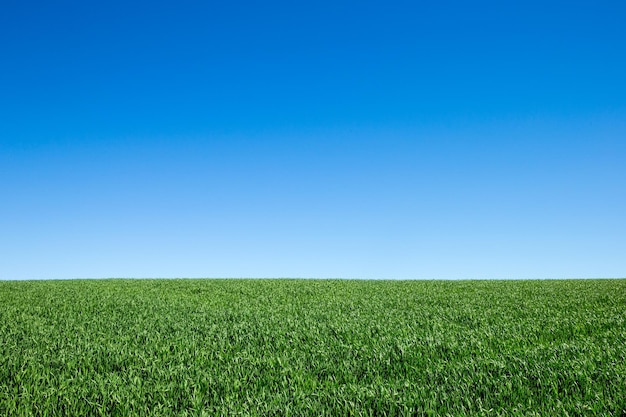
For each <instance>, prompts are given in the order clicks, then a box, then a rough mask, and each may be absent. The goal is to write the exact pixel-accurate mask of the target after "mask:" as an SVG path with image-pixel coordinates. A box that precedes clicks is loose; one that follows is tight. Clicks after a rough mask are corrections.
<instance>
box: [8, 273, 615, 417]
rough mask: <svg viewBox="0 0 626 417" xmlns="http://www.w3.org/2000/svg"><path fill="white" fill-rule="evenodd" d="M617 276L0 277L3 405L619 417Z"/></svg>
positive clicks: (37, 409)
mask: <svg viewBox="0 0 626 417" xmlns="http://www.w3.org/2000/svg"><path fill="white" fill-rule="evenodd" d="M625 319H626V280H571V281H335V280H332V281H331V280H329V281H326V280H102V281H31V282H10V281H8V282H7V281H5V282H0V415H8V416H20V415H42V416H43V415H48V416H57V415H75V416H78V415H84V416H87V415H120V416H122V415H124V416H125V415H141V416H148V415H155V416H157V415H158V416H161V415H264V416H266V415H281V416H282V415H315V416H317V415H329V416H330V415H332V416H337V415H454V416H460V415H540V416H554V415H572V416H574V415H602V416H606V415H615V416H624V415H626V321H625Z"/></svg>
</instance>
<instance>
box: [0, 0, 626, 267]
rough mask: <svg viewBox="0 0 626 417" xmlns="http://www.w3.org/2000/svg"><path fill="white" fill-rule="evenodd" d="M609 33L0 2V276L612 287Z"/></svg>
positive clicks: (565, 11) (408, 17)
mask: <svg viewBox="0 0 626 417" xmlns="http://www.w3.org/2000/svg"><path fill="white" fill-rule="evenodd" d="M624 21H626V6H625V5H622V3H621V2H615V1H612V2H606V1H605V2H602V1H600V2H593V4H592V3H591V2H550V1H548V2H545V1H543V2H532V1H531V2H524V3H521V2H520V3H519V4H515V5H512V4H502V2H495V1H494V2H486V1H478V2H472V3H471V4H468V3H467V2H452V1H448V2H436V4H420V3H419V2H393V1H392V2H385V3H382V2H355V1H344V2H341V1H339V2H338V1H333V2H325V1H321V2H314V3H312V4H306V5H305V4H298V3H297V2H296V3H294V2H271V1H270V2H239V3H232V2H230V3H228V2H227V3H224V4H213V2H185V1H183V2H176V3H164V2H144V1H137V2H133V3H132V4H128V2H118V1H111V2H103V3H98V4H88V3H85V2H67V1H60V2H54V4H53V3H49V4H44V3H41V4H39V3H36V2H29V1H19V2H18V1H12V0H10V1H8V2H7V3H6V5H5V6H3V12H2V13H1V14H0V47H1V51H2V54H1V56H0V63H1V64H2V65H1V66H0V279H38V278H81V277H82V278H102V277H319V278H331V277H339V278H392V279H412V278H415V279H429V278H433V279H436V278H444V279H463V278H502V279H509V278H574V277H576V278H588V277H589V278H590V277H626V256H624V254H626V216H625V215H624V213H626V77H625V76H624V74H626V48H625V47H624V45H626V25H624V24H623V22H624Z"/></svg>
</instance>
